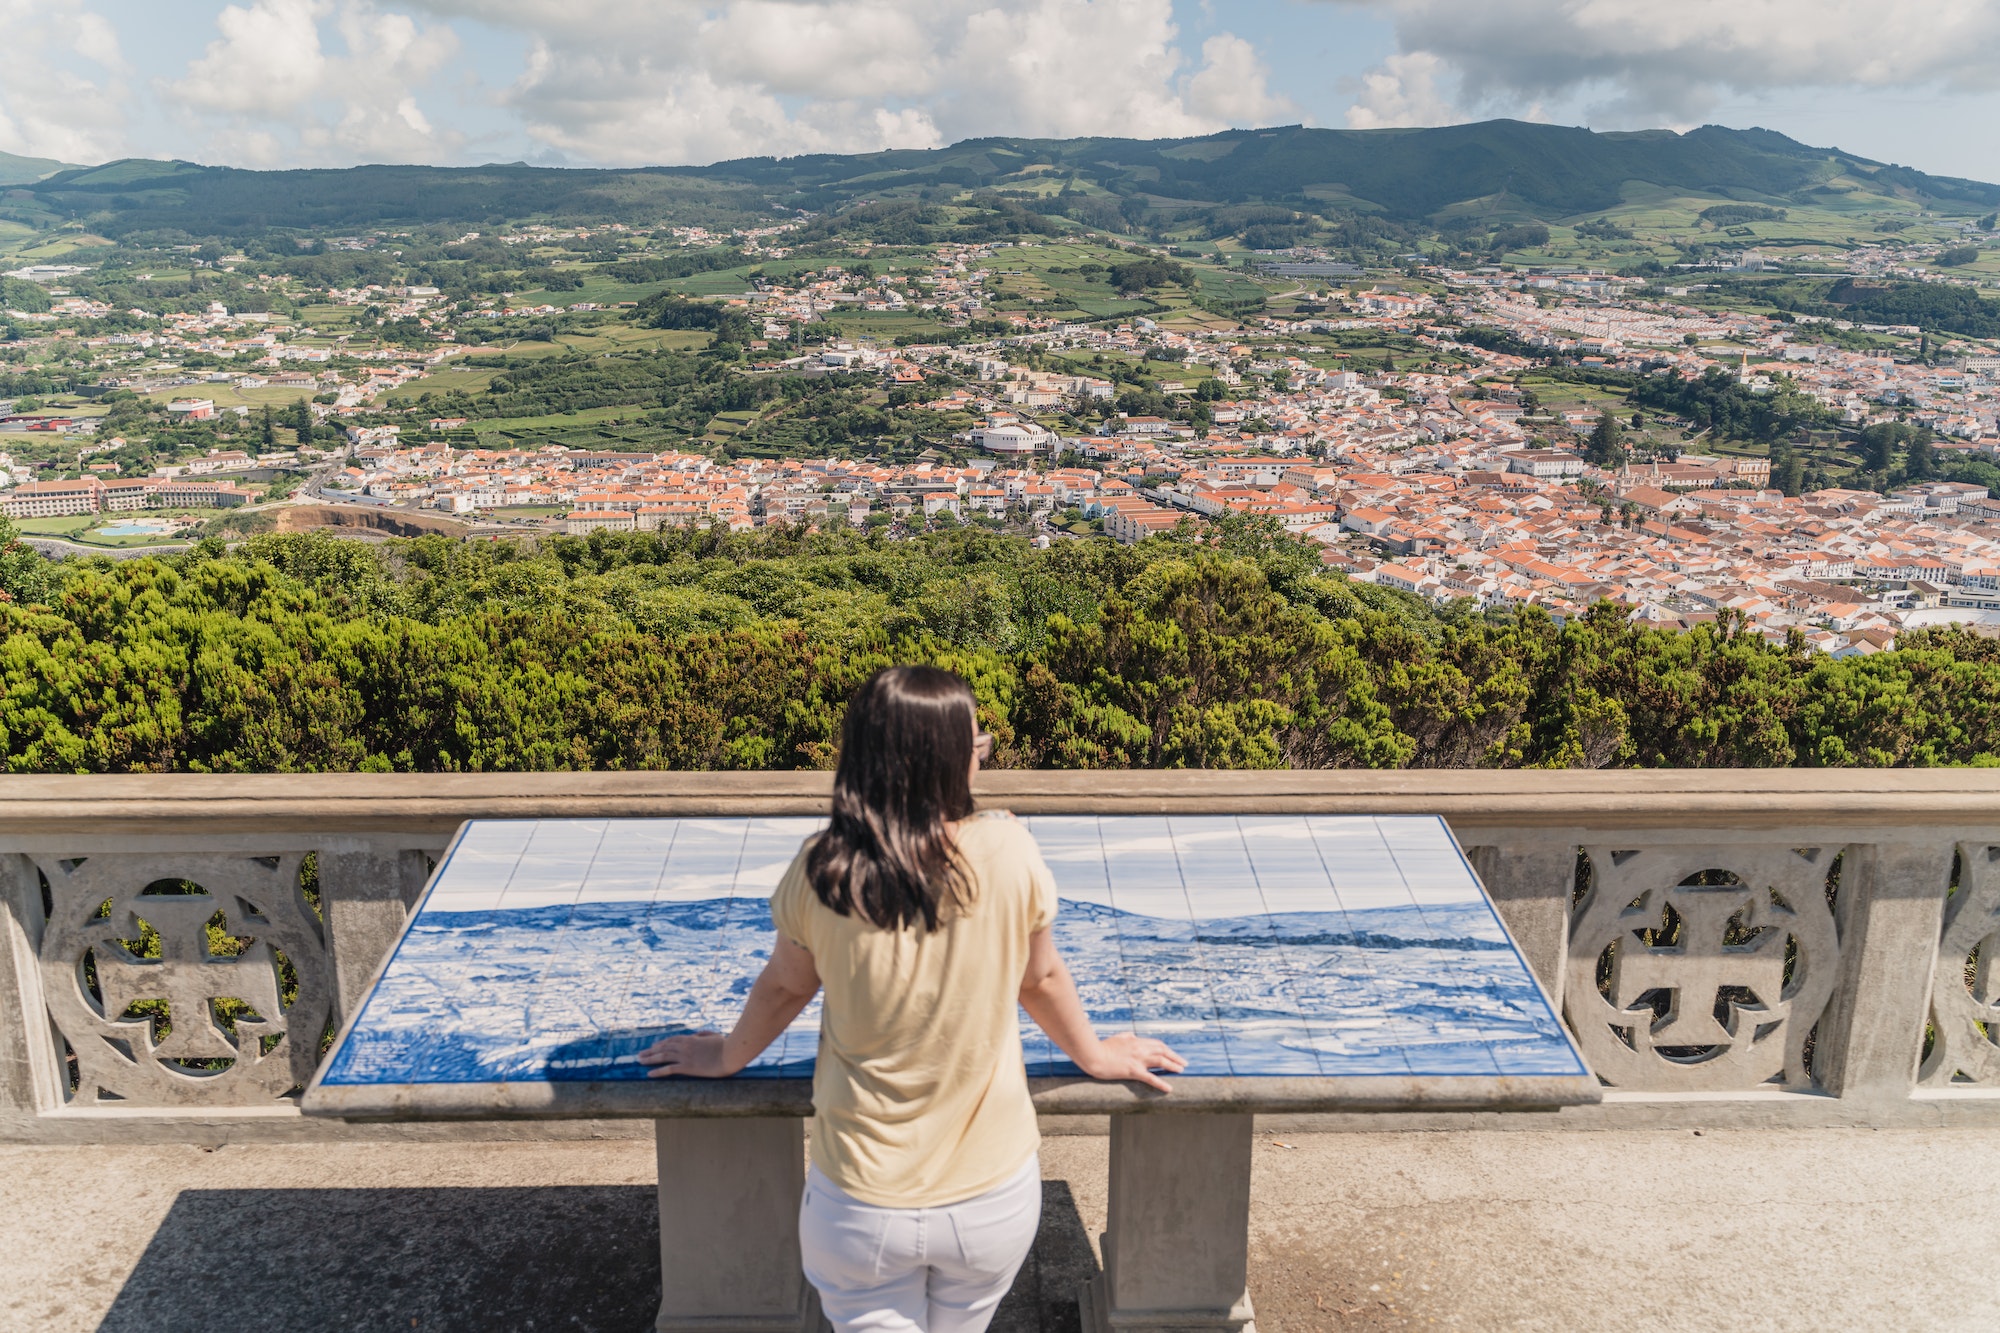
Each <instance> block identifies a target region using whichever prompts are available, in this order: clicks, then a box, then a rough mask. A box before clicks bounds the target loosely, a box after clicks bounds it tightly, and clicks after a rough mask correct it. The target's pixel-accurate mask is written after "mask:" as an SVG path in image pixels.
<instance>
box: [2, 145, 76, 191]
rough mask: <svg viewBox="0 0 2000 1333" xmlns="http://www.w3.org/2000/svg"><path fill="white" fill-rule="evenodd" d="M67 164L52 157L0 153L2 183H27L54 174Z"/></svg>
mask: <svg viewBox="0 0 2000 1333" xmlns="http://www.w3.org/2000/svg"><path fill="white" fill-rule="evenodd" d="M66 165H67V164H66V163H62V162H58V161H56V160H55V159H54V158H51V157H17V156H16V155H14V154H13V153H0V185H25V184H28V183H30V182H33V181H38V180H40V179H42V177H44V176H52V175H54V174H55V173H56V172H58V171H61V170H63V169H64V167H65V166H66Z"/></svg>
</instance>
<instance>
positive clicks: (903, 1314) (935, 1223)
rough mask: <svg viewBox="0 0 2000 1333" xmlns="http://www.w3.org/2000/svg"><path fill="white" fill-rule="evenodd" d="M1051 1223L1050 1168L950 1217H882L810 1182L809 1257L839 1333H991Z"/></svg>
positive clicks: (809, 1276) (1038, 1168) (813, 1176)
mask: <svg viewBox="0 0 2000 1333" xmlns="http://www.w3.org/2000/svg"><path fill="white" fill-rule="evenodd" d="M1041 1220H1042V1164H1041V1159H1040V1158H1037V1157H1030V1158H1029V1159H1028V1162H1027V1165H1025V1166H1023V1167H1022V1168H1021V1169H1020V1170H1019V1171H1017V1172H1015V1173H1014V1174H1013V1175H1012V1176H1011V1177H1009V1178H1008V1179H1007V1180H1005V1181H1004V1182H1002V1183H1001V1184H1000V1185H998V1186H996V1187H994V1188H993V1189H990V1190H988V1191H987V1192H986V1193H984V1194H981V1195H977V1196H975V1197H973V1198H970V1199H966V1200H964V1201H963V1202H961V1203H954V1204H947V1205H945V1206H944V1207H942V1208H877V1207H875V1206H874V1205H873V1204H867V1203H863V1202H861V1201H860V1200H859V1199H856V1198H855V1197H853V1196H852V1195H850V1194H848V1193H847V1192H846V1191H845V1190H842V1189H841V1188H840V1187H839V1186H838V1185H836V1184H834V1183H833V1182H832V1181H831V1180H828V1179H827V1178H826V1177H825V1176H824V1175H822V1174H821V1173H820V1169H819V1168H818V1167H814V1168H812V1170H811V1171H810V1172H809V1173H808V1174H807V1176H806V1195H805V1200H804V1202H802V1203H801V1204H800V1205H799V1248H800V1250H801V1251H802V1252H803V1253H804V1256H805V1269H806V1280H807V1281H809V1282H811V1283H812V1284H813V1287H814V1288H815V1289H816V1290H818V1292H819V1300H820V1308H821V1309H822V1310H823V1311H824V1312H825V1314H826V1317H827V1320H828V1321H829V1322H830V1323H832V1325H833V1326H834V1328H835V1329H836V1330H838V1333H982V1331H983V1330H984V1329H985V1327H986V1325H987V1324H988V1323H990V1322H991V1321H992V1319H993V1312H994V1311H995V1310H996V1309H998V1308H999V1306H1000V1299H1001V1297H1003V1296H1005V1295H1006V1294H1007V1289H1008V1288H1009V1287H1011V1286H1013V1285H1014V1274H1015V1273H1017V1272H1018V1271H1020V1267H1021V1261H1022V1260H1024V1259H1026V1258H1027V1257H1028V1248H1029V1247H1030V1246H1031V1245H1033V1244H1034V1243H1035V1231H1036V1229H1037V1228H1038V1227H1039V1226H1040V1225H1041Z"/></svg>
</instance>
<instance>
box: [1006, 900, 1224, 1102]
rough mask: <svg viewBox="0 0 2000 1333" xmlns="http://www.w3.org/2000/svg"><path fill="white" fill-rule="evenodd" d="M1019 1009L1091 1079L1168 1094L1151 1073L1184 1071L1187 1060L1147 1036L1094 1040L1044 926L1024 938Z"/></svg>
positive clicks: (1071, 980) (1072, 983)
mask: <svg viewBox="0 0 2000 1333" xmlns="http://www.w3.org/2000/svg"><path fill="white" fill-rule="evenodd" d="M1021 1007H1022V1008H1023V1009H1026V1010H1027V1011H1028V1017H1030V1018H1032V1019H1034V1020H1035V1022H1036V1023H1037V1024H1038V1025H1039V1026H1040V1027H1041V1029H1042V1031H1044V1032H1046V1033H1048V1034H1049V1040H1050V1041H1053V1042H1054V1043H1055V1044H1056V1045H1058V1046H1060V1047H1062V1049H1063V1054H1064V1055H1067V1056H1068V1057H1069V1058H1070V1059H1071V1060H1072V1061H1074V1062H1075V1064H1076V1067H1077V1068H1078V1069H1081V1070H1082V1071H1083V1072H1084V1073H1086V1074H1088V1075H1090V1077H1092V1078H1095V1079H1102V1080H1104V1081H1106V1082H1121V1081H1129V1082H1133V1083H1144V1084H1145V1085H1146V1086H1147V1087H1149V1088H1157V1089H1158V1090H1159V1091H1161V1092H1172V1091H1173V1089H1172V1088H1171V1087H1169V1086H1168V1085H1167V1081H1166V1080H1165V1079H1163V1078H1161V1077H1160V1076H1159V1075H1158V1074H1155V1073H1154V1072H1153V1071H1154V1070H1155V1069H1164V1070H1166V1071H1167V1072H1168V1073H1170V1074H1178V1073H1180V1072H1181V1070H1183V1069H1185V1068H1187V1061H1185V1060H1183V1059H1181V1057H1180V1056H1178V1055H1176V1054H1174V1052H1173V1050H1172V1049H1171V1048H1169V1047H1168V1046H1167V1044H1166V1043H1165V1042H1161V1041H1154V1040H1153V1039H1152V1038H1151V1037H1140V1036H1135V1035H1134V1034H1132V1033H1130V1032H1120V1033H1118V1034H1116V1035H1115V1036H1112V1037H1108V1038H1106V1039H1104V1040H1102V1041H1099V1040H1098V1037H1097V1033H1096V1031H1095V1030H1093V1029H1092V1028H1091V1026H1090V1017H1089V1015H1087V1014H1085V1013H1084V1012H1083V1001H1081V1000H1079V999H1078V998H1077V996H1076V981H1075V979H1074V978H1072V977H1071V976H1070V974H1069V967H1068V965H1067V964H1065V963H1064V962H1063V960H1062V955H1061V954H1060V953H1057V952H1056V942H1055V936H1054V935H1053V934H1051V933H1050V931H1049V930H1048V928H1047V927H1043V928H1042V929H1041V930H1038V931H1036V932H1035V933H1034V934H1033V935H1031V936H1029V937H1028V972H1027V975H1026V976H1024V977H1022V978H1021Z"/></svg>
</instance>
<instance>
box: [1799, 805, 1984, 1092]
mask: <svg viewBox="0 0 2000 1333" xmlns="http://www.w3.org/2000/svg"><path fill="white" fill-rule="evenodd" d="M1954 850H1956V849H1955V848H1954V847H1953V846H1952V844H1951V843H1950V842H1947V841H1943V840H1939V841H1936V842H1923V843H1897V842H1890V843H1878V844H1874V845H1872V846H1870V845H1860V846H1854V847H1849V848H1848V849H1847V852H1846V858H1847V859H1846V860H1845V861H1844V862H1843V863H1842V866H1841V884H1840V896H1839V899H1838V901H1837V903H1836V907H1837V912H1836V920H1837V921H1838V922H1839V924H1840V957H1841V972H1840V985H1839V988H1838V989H1837V990H1836V991H1835V992H1834V995H1833V999H1832V1000H1831V1001H1829V1002H1828V1004H1827V1007H1826V1012H1825V1014H1824V1015H1823V1016H1822V1017H1821V1018H1820V1023H1819V1035H1818V1039H1817V1041H1815V1043H1814V1047H1813V1073H1814V1075H1815V1078H1816V1080H1817V1082H1818V1083H1819V1085H1820V1086H1821V1087H1822V1088H1824V1089H1825V1090H1826V1091H1828V1092H1830V1093H1833V1094H1834V1095H1835V1096H1838V1097H1849V1098H1860V1099H1871V1098H1872V1099H1881V1098H1891V1099H1901V1098H1906V1097H1908V1096H1909V1095H1910V1093H1911V1091H1912V1090H1913V1089H1914V1088H1915V1087H1916V1081H1917V1060H1918V1057H1919V1056H1920V1055H1921V1054H1922V1052H1923V1045H1924V1019H1925V1016H1926V1014H1927V1013H1928V1011H1929V1007H1930V996H1931V971H1932V969H1933V967H1934V966H1935V965H1936V962H1937V950H1938V935H1939V933H1940V932H1941V930H1942V928H1943V922H1944V904H1945V897H1946V895H1947V893H1948V891H1949V889H1950V887H1951V858H1952V853H1953V851H1954Z"/></svg>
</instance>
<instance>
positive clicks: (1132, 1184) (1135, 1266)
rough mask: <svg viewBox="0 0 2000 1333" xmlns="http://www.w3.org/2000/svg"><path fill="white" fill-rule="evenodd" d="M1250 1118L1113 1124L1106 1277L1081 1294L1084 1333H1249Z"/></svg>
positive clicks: (1148, 1117)
mask: <svg viewBox="0 0 2000 1333" xmlns="http://www.w3.org/2000/svg"><path fill="white" fill-rule="evenodd" d="M1251 1123H1252V1121H1251V1117H1250V1116H1248V1115H1207V1114H1188V1115H1181V1114H1175V1113H1171V1112H1158V1113H1149V1114H1145V1115H1115V1116H1113V1117H1111V1199H1110V1205H1111V1206H1110V1219H1109V1227H1108V1229H1107V1230H1106V1231H1105V1233H1104V1237H1103V1245H1104V1272H1103V1273H1102V1274H1101V1275H1100V1276H1098V1277H1096V1278H1094V1279H1092V1280H1091V1282H1090V1284H1089V1286H1087V1287H1086V1288H1085V1289H1084V1295H1083V1301H1082V1305H1083V1326H1084V1328H1085V1329H1086V1330H1087V1331H1089V1333H1112V1330H1118V1333H1137V1331H1138V1330H1145V1333H1182V1331H1183V1330H1185V1331H1186V1333H1193V1331H1194V1330H1225V1331H1226V1333H1256V1325H1255V1324H1254V1323H1253V1322H1252V1317H1253V1315H1252V1311H1251V1309H1250V1292H1249V1288H1248V1286H1247V1285H1246V1283H1247V1280H1248V1274H1249V1267H1250V1155H1251Z"/></svg>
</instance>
